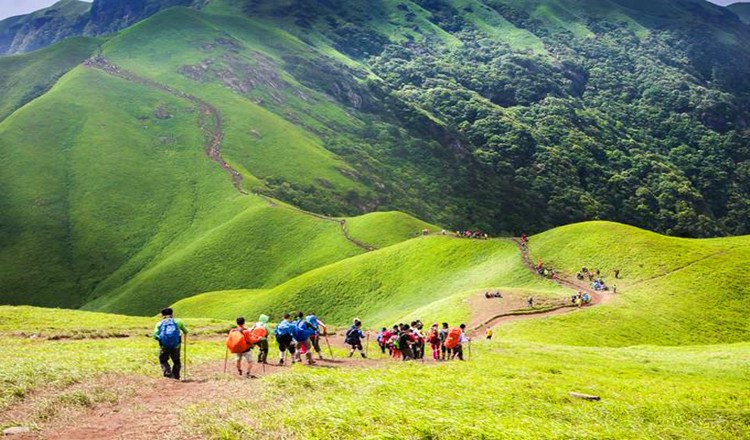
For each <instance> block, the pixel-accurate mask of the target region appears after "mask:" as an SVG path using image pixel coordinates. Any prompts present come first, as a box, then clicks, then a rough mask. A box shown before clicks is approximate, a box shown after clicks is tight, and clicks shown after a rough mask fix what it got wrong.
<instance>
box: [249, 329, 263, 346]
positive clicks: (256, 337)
mask: <svg viewBox="0 0 750 440" xmlns="http://www.w3.org/2000/svg"><path fill="white" fill-rule="evenodd" d="M266 336H268V332H267V331H266V328H265V327H253V329H252V330H250V336H248V337H247V339H248V341H249V342H250V345H251V346H252V345H255V344H257V343H258V342H260V341H262V340H263V338H265V337H266Z"/></svg>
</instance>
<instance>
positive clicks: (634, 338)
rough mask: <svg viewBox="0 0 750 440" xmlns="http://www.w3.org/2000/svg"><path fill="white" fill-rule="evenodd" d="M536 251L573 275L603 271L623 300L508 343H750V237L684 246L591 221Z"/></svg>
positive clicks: (521, 332) (530, 326)
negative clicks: (749, 276) (583, 269)
mask: <svg viewBox="0 0 750 440" xmlns="http://www.w3.org/2000/svg"><path fill="white" fill-rule="evenodd" d="M530 249H531V254H532V256H533V258H535V259H539V258H541V259H543V260H544V261H545V262H547V263H550V264H553V265H555V266H557V267H560V268H562V269H563V270H564V271H565V272H567V273H569V274H570V273H575V272H576V271H578V270H580V269H581V267H582V266H586V267H587V268H589V269H591V270H594V269H600V270H601V271H602V274H603V276H605V277H606V279H607V280H608V282H609V283H610V285H613V284H616V285H617V287H618V293H617V296H616V297H615V298H613V299H612V300H611V302H610V303H608V304H606V305H603V306H600V307H596V308H593V309H590V310H588V311H586V313H575V314H570V315H566V316H560V317H556V318H555V319H550V320H544V321H528V322H523V323H514V324H512V325H509V326H507V327H503V328H502V331H503V332H504V333H505V334H507V335H509V336H512V337H523V338H528V339H533V340H537V341H545V342H550V343H570V344H583V345H603V346H623V345H639V344H655V345H687V344H716V343H731V342H746V341H748V340H750V315H748V314H747V313H746V311H747V310H748V307H750V287H749V286H748V283H747V277H746V268H747V267H748V265H749V264H750V237H735V238H718V239H708V240H690V239H679V238H672V237H666V236H662V235H658V234H655V233H652V232H647V231H644V230H641V229H638V228H634V227H630V226H625V225H621V224H616V223H608V222H591V223H581V224H575V225H570V226H565V227H562V228H556V229H553V230H550V231H547V232H545V233H542V234H540V235H538V236H534V237H532V239H531V243H530ZM614 269H620V270H621V277H622V279H621V280H615V279H614V276H613V270H614Z"/></svg>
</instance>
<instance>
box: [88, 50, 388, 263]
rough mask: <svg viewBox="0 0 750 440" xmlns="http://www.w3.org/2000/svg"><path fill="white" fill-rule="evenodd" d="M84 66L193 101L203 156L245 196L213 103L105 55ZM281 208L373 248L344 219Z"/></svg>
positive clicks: (362, 245)
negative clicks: (225, 148)
mask: <svg viewBox="0 0 750 440" xmlns="http://www.w3.org/2000/svg"><path fill="white" fill-rule="evenodd" d="M83 65H84V66H86V67H88V68H91V69H97V70H99V71H102V72H104V73H107V74H109V75H112V76H116V77H118V78H121V79H124V80H126V81H130V82H132V83H135V84H142V85H145V86H148V87H153V88H155V89H158V90H161V91H163V92H166V93H169V94H170V95H172V96H175V97H177V98H179V99H182V100H184V101H188V102H190V103H192V104H194V105H195V106H196V108H197V109H198V111H199V118H198V125H199V128H200V130H201V133H203V137H204V139H205V144H204V149H205V151H206V155H208V157H210V158H211V160H213V161H214V162H216V163H218V164H219V165H220V166H221V168H222V169H223V170H225V171H227V172H228V173H229V174H230V175H231V176H232V184H233V185H234V187H235V188H236V189H237V191H239V192H240V193H241V194H245V195H247V194H249V193H248V192H247V191H245V189H244V188H243V187H242V174H240V172H239V171H237V170H236V169H234V168H232V167H231V166H230V165H229V164H228V163H227V161H225V160H224V158H223V157H222V156H221V145H222V142H223V141H224V131H223V130H222V125H221V113H219V110H217V109H216V107H214V106H212V105H211V104H209V103H208V102H206V101H203V100H202V99H200V98H198V97H197V96H194V95H191V94H189V93H185V92H183V91H180V90H176V89H174V88H172V87H170V86H168V85H165V84H161V83H159V82H156V81H153V80H150V79H148V78H143V77H141V76H138V75H136V74H134V73H133V72H129V71H127V70H125V69H122V68H120V67H119V66H117V65H115V64H112V63H111V62H110V61H109V60H107V59H106V58H105V57H102V56H96V57H93V58H89V59H87V60H86V61H84V63H83ZM253 194H255V195H257V196H259V197H261V198H263V199H264V200H265V201H266V202H267V203H268V205H269V206H271V207H274V208H275V207H279V206H283V205H279V204H278V203H276V202H275V201H274V200H273V199H271V198H270V197H268V196H265V195H263V194H259V193H253ZM283 207H285V208H288V209H291V210H294V211H297V212H300V213H303V214H306V215H309V216H312V217H316V218H319V219H321V220H325V221H330V222H335V223H337V224H339V225H340V227H341V232H342V233H343V234H344V237H345V238H346V240H348V241H349V242H350V243H352V244H353V245H354V246H357V247H358V248H361V249H364V250H366V251H373V250H375V248H374V247H372V246H369V245H367V244H365V243H362V242H360V241H358V240H356V239H354V238H353V237H352V236H351V235H350V234H349V229H348V228H347V226H346V220H343V219H338V218H333V217H328V216H325V215H321V214H315V213H312V212H308V211H304V210H302V209H298V208H294V207H291V206H283Z"/></svg>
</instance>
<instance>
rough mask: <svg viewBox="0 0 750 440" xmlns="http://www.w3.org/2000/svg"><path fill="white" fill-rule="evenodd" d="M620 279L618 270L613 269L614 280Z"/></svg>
mask: <svg viewBox="0 0 750 440" xmlns="http://www.w3.org/2000/svg"><path fill="white" fill-rule="evenodd" d="M619 278H620V269H615V279H619Z"/></svg>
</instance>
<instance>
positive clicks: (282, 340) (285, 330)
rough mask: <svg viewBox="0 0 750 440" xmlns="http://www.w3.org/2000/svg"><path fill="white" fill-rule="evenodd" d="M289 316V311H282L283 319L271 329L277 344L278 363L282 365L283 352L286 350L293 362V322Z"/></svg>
mask: <svg viewBox="0 0 750 440" xmlns="http://www.w3.org/2000/svg"><path fill="white" fill-rule="evenodd" d="M289 318H290V317H289V313H284V315H283V319H282V320H281V322H280V323H278V324H277V325H276V328H275V329H274V331H273V334H274V335H275V336H276V343H277V344H279V365H284V354H285V353H286V352H287V351H288V352H289V358H290V359H291V362H292V363H294V351H295V350H294V349H295V347H294V324H292V322H291V321H290V320H289Z"/></svg>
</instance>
